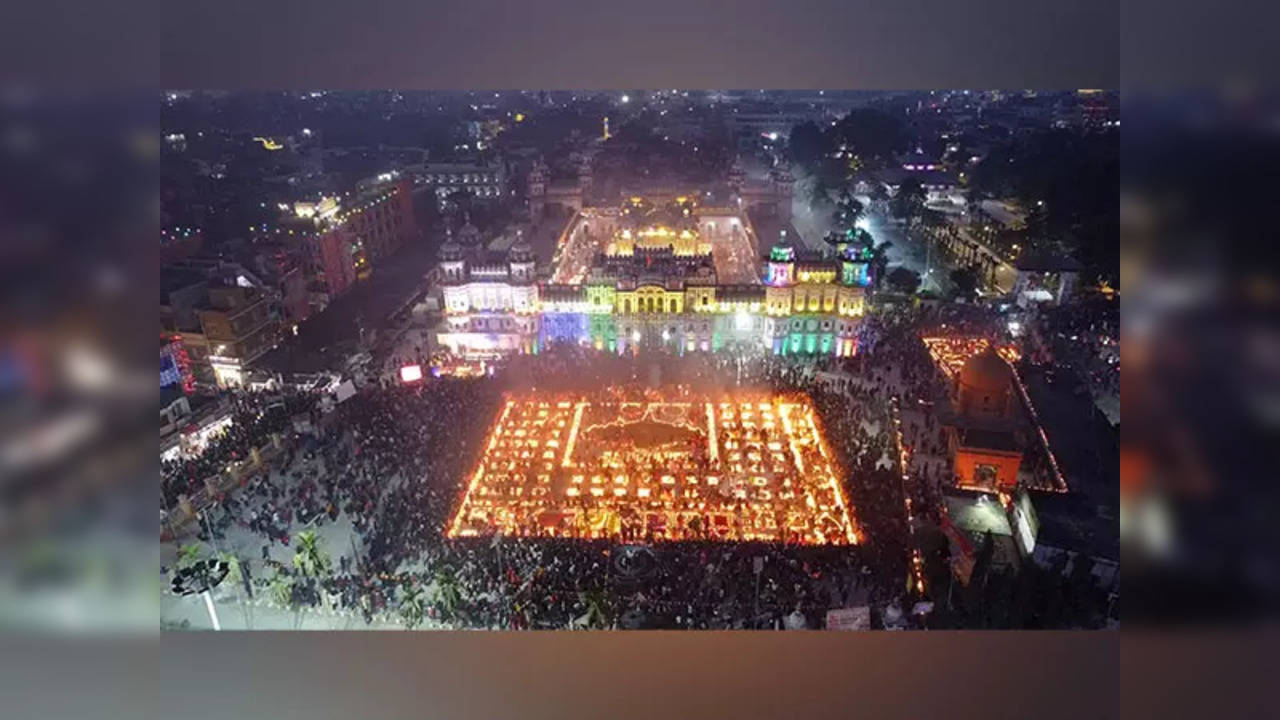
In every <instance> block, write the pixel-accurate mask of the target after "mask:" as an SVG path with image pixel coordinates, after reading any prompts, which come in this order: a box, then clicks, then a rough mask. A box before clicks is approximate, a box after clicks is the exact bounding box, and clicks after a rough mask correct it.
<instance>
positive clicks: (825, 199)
mask: <svg viewBox="0 0 1280 720" xmlns="http://www.w3.org/2000/svg"><path fill="white" fill-rule="evenodd" d="M830 204H831V187H830V186H829V185H828V184H827V181H826V179H825V178H823V177H822V176H821V175H814V176H813V179H812V180H811V181H810V182H809V210H810V211H813V210H816V209H817V208H819V207H821V206H823V205H830Z"/></svg>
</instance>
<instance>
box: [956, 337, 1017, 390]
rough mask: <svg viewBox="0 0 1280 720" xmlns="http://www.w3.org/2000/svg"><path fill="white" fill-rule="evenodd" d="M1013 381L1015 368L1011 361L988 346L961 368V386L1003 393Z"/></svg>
mask: <svg viewBox="0 0 1280 720" xmlns="http://www.w3.org/2000/svg"><path fill="white" fill-rule="evenodd" d="M1012 381H1013V370H1012V369H1011V368H1010V367H1009V363H1007V362H1005V361H1004V358H1002V357H1000V355H999V354H998V353H996V351H995V349H994V348H992V347H990V346H988V347H987V349H986V350H983V351H982V352H980V353H978V354H977V355H974V356H973V357H971V358H969V360H968V361H967V362H965V364H964V367H963V368H962V369H961V370H960V386H961V387H962V388H970V389H973V390H980V391H983V392H990V393H1003V392H1007V391H1008V390H1009V387H1010V385H1011V384H1012Z"/></svg>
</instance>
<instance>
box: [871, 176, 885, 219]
mask: <svg viewBox="0 0 1280 720" xmlns="http://www.w3.org/2000/svg"><path fill="white" fill-rule="evenodd" d="M869 196H870V198H871V204H872V206H874V207H877V208H879V209H880V211H881V212H883V211H884V209H885V207H886V206H887V205H888V203H889V191H888V190H885V189H884V183H882V182H879V181H876V182H873V183H871V192H870V193H869Z"/></svg>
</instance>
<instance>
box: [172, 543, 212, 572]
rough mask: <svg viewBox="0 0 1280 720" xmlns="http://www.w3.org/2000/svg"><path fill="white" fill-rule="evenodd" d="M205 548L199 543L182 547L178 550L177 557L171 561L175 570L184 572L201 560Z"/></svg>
mask: <svg viewBox="0 0 1280 720" xmlns="http://www.w3.org/2000/svg"><path fill="white" fill-rule="evenodd" d="M204 553H205V548H204V546H203V545H201V544H200V543H192V544H190V545H183V546H181V547H179V548H178V557H177V558H176V559H175V560H174V561H173V567H174V569H176V570H184V569H186V568H189V567H191V566H192V565H194V564H196V563H197V562H200V560H201V559H203V557H204Z"/></svg>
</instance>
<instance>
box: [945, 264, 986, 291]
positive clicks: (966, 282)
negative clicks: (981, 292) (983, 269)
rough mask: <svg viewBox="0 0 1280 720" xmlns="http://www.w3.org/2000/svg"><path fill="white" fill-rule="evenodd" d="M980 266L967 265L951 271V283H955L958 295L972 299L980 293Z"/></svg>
mask: <svg viewBox="0 0 1280 720" xmlns="http://www.w3.org/2000/svg"><path fill="white" fill-rule="evenodd" d="M978 281H979V277H978V266H977V265H966V266H965V267H962V268H956V269H955V270H952V271H951V284H952V285H955V288H956V295H957V296H959V297H962V298H965V299H972V298H973V297H974V296H976V295H977V294H978Z"/></svg>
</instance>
